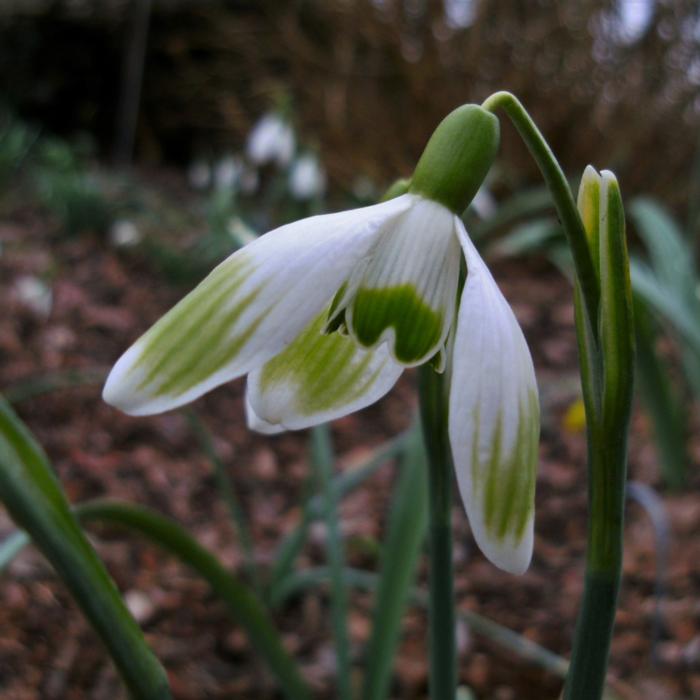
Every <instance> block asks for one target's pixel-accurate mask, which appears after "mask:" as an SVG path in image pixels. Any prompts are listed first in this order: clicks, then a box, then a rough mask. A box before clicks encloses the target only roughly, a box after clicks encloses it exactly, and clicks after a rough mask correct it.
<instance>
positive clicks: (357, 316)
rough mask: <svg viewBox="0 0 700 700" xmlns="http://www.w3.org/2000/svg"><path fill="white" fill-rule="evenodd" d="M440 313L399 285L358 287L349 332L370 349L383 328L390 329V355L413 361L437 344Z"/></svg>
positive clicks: (406, 286) (440, 322)
mask: <svg viewBox="0 0 700 700" xmlns="http://www.w3.org/2000/svg"><path fill="white" fill-rule="evenodd" d="M443 321H444V315H443V314H442V313H441V312H439V311H433V309H431V308H430V307H429V306H428V305H427V304H425V303H424V302H423V300H422V299H421V297H420V296H419V294H418V292H417V291H416V289H415V288H414V287H413V286H412V285H410V284H403V285H399V286H396V287H390V288H388V289H360V290H358V292H357V293H356V295H355V300H354V302H353V331H354V333H355V337H356V338H357V340H358V342H359V343H361V344H362V345H364V346H365V347H368V348H371V347H373V346H374V345H376V344H377V343H378V342H379V340H380V339H381V338H382V336H383V335H384V333H385V331H387V330H388V329H392V330H393V331H394V355H395V357H396V359H397V360H398V361H399V362H401V363H403V364H406V365H411V364H415V363H416V362H419V361H420V360H422V359H423V358H425V357H426V355H428V354H429V353H430V352H431V350H434V348H435V346H436V345H438V344H439V343H440V340H441V339H442V336H443Z"/></svg>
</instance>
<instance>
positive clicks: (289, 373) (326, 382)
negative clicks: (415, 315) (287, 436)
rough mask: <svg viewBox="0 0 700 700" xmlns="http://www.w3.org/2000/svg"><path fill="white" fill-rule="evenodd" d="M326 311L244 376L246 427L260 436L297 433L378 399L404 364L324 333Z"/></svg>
mask: <svg viewBox="0 0 700 700" xmlns="http://www.w3.org/2000/svg"><path fill="white" fill-rule="evenodd" d="M326 319H327V311H326V310H324V311H323V312H322V313H321V314H319V315H318V316H317V317H316V318H315V319H314V320H313V321H312V322H311V323H310V324H309V326H308V327H307V328H306V329H305V330H304V331H303V332H302V333H301V334H300V335H299V337H298V338H297V339H296V340H295V341H294V342H293V343H292V344H291V345H290V346H289V347H287V348H286V349H285V350H284V351H282V352H281V353H280V354H279V355H277V356H276V357H273V358H272V359H271V360H270V361H269V362H268V363H267V364H266V365H264V366H263V367H262V368H259V369H256V370H253V371H252V372H251V373H250V375H249V376H248V391H247V396H246V407H247V411H248V425H249V427H250V428H252V429H254V430H258V431H259V432H267V433H269V432H273V431H274V432H277V430H284V429H290V430H298V429H300V428H307V427H309V426H311V425H317V424H318V423H323V422H325V421H329V420H333V419H334V418H339V417H340V416H344V415H347V414H348V413H352V412H353V411H357V410H359V409H360V408H364V407H365V406H368V405H369V404H372V403H374V402H375V401H378V400H379V399H380V398H381V397H382V396H384V394H386V393H387V392H388V391H389V389H391V387H392V386H394V384H395V383H396V380H397V379H398V378H399V376H400V374H401V372H402V371H403V366H402V365H400V364H398V363H396V362H394V361H393V360H392V358H391V356H390V355H389V351H388V350H387V348H386V346H381V347H379V348H377V349H376V350H374V351H371V350H363V349H362V348H361V347H359V346H358V345H357V343H356V342H355V341H354V340H353V339H352V338H350V337H348V336H344V335H341V334H340V333H332V334H330V335H324V334H323V332H322V331H323V328H324V325H325V323H326Z"/></svg>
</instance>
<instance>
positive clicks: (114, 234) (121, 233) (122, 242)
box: [109, 219, 141, 248]
mask: <svg viewBox="0 0 700 700" xmlns="http://www.w3.org/2000/svg"><path fill="white" fill-rule="evenodd" d="M109 240H110V242H111V244H112V245H113V246H116V247H117V248H130V247H132V246H135V245H138V244H139V243H140V242H141V232H140V231H139V230H138V227H137V226H136V224H135V223H134V222H133V221H129V220H128V219H119V220H117V221H115V222H114V223H113V224H112V227H111V228H110V229H109Z"/></svg>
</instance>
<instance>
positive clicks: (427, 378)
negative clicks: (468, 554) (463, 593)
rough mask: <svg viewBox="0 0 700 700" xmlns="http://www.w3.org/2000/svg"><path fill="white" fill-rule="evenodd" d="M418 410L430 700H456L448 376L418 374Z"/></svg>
mask: <svg viewBox="0 0 700 700" xmlns="http://www.w3.org/2000/svg"><path fill="white" fill-rule="evenodd" d="M420 410H421V422H422V424H423V436H424V442H425V449H426V452H427V456H428V474H429V477H428V496H429V501H428V502H429V511H428V518H429V543H430V579H429V584H430V602H429V606H428V618H429V627H430V629H429V644H430V697H431V698H432V700H454V697H455V693H456V688H457V663H456V648H455V606H454V586H453V581H452V524H451V517H450V514H451V505H452V463H451V457H450V444H449V437H448V434H447V392H446V387H445V382H444V376H443V375H440V374H437V373H436V372H435V371H434V370H433V368H432V367H431V366H429V365H424V366H423V367H421V369H420Z"/></svg>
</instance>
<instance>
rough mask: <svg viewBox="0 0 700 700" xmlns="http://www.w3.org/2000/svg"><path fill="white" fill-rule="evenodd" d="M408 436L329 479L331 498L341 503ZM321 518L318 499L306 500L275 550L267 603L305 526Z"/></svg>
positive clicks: (303, 537) (299, 543) (299, 547)
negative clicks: (292, 524) (295, 521)
mask: <svg viewBox="0 0 700 700" xmlns="http://www.w3.org/2000/svg"><path fill="white" fill-rule="evenodd" d="M411 435H412V431H407V432H405V433H403V434H402V435H399V436H398V437H397V438H395V439H394V440H391V441H389V442H387V443H386V444H385V445H383V446H382V447H380V448H379V449H378V450H377V451H376V452H375V454H374V455H373V456H372V457H371V458H370V459H369V460H367V462H365V464H363V465H362V466H361V467H358V468H357V469H353V470H351V471H348V472H344V473H342V474H339V475H337V476H336V477H335V478H334V479H333V494H334V498H335V499H336V500H337V501H341V500H342V499H343V498H344V497H345V496H346V495H347V494H348V493H350V492H352V491H354V490H355V489H356V488H358V487H359V486H360V485H362V484H363V483H364V482H365V481H366V480H367V479H369V478H370V477H371V476H372V475H373V474H375V473H376V472H377V471H378V470H379V469H380V468H381V467H383V466H384V465H385V464H387V463H388V462H389V461H390V460H392V459H394V458H395V457H396V456H397V455H399V454H400V453H401V452H402V451H403V450H404V449H405V446H406V444H407V442H408V441H409V440H410V439H411ZM322 515H323V502H322V499H321V496H318V495H317V496H313V497H310V498H309V499H308V500H307V502H306V503H305V504H304V507H303V510H302V518H301V522H300V523H299V525H297V526H296V528H294V530H292V531H291V532H290V533H289V534H288V535H287V536H286V537H285V538H284V540H283V541H282V543H281V544H280V546H279V548H278V550H277V555H276V556H275V562H274V565H273V568H272V574H271V576H270V601H272V600H273V599H275V598H276V593H275V590H276V588H277V587H278V586H280V585H284V580H285V579H286V578H287V576H288V575H289V574H290V572H291V570H292V567H293V566H294V562H295V561H296V558H297V557H298V556H299V553H300V552H301V550H302V549H303V547H304V544H305V542H306V535H307V533H308V529H309V526H310V525H311V523H312V522H314V521H315V520H318V519H319V518H320V517H321V516H322Z"/></svg>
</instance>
